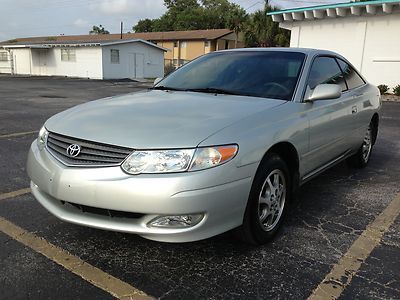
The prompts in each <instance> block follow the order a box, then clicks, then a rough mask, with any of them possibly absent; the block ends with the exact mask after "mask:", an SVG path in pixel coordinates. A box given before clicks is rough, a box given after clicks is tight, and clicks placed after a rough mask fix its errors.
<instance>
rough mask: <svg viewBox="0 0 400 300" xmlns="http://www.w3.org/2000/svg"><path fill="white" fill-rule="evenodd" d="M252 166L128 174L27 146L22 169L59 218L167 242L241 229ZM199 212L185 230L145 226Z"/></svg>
mask: <svg viewBox="0 0 400 300" xmlns="http://www.w3.org/2000/svg"><path fill="white" fill-rule="evenodd" d="M256 168H257V165H256V164H253V165H247V166H245V167H241V168H237V167H236V166H235V164H234V163H233V161H231V162H229V163H227V164H225V165H222V166H219V167H216V168H213V169H208V170H204V171H199V172H190V173H176V174H152V175H148V174H142V175H135V176H134V175H128V174H126V173H125V172H123V171H122V170H121V168H120V167H107V168H77V167H66V166H64V165H62V164H61V163H60V162H58V161H57V160H56V159H55V158H53V157H52V156H51V154H49V153H48V151H47V150H46V149H42V150H40V149H39V148H38V146H37V143H36V141H34V142H33V143H32V145H31V148H30V151H29V155H28V162H27V171H28V175H29V176H30V178H31V181H32V182H31V188H32V193H33V195H34V196H35V198H36V199H37V200H38V201H39V202H40V203H41V204H42V205H43V206H44V207H45V208H46V209H47V210H48V211H50V212H51V213H52V214H54V215H55V216H57V217H58V218H60V219H62V220H65V221H68V222H71V223H75V224H80V225H85V226H90V227H94V228H101V229H106V230H113V231H121V232H129V233H135V234H139V235H141V236H143V237H145V238H148V239H153V240H158V241H166V242H189V241H195V240H200V239H205V238H208V237H211V236H214V235H216V234H219V233H222V232H225V231H228V230H230V229H232V228H235V227H237V226H239V225H241V223H242V221H243V215H244V211H245V209H246V204H247V199H248V195H249V192H250V188H251V183H252V176H253V174H255V172H256ZM65 202H68V203H72V204H79V205H84V206H89V207H94V208H100V209H104V210H113V211H120V212H130V213H135V214H137V217H133V218H130V217H115V216H107V215H104V214H97V213H93V212H83V211H82V210H80V209H78V208H77V207H76V206H74V205H65ZM197 213H202V214H204V218H203V219H202V221H201V222H200V223H199V224H197V225H194V226H193V227H187V228H157V227H149V226H148V223H149V222H150V221H151V220H153V219H154V218H156V217H157V216H160V215H183V214H197Z"/></svg>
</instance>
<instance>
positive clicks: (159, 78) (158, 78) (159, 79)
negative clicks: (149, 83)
mask: <svg viewBox="0 0 400 300" xmlns="http://www.w3.org/2000/svg"><path fill="white" fill-rule="evenodd" d="M161 80H163V79H162V78H161V77H157V78H156V79H155V80H154V85H156V84H157V83H159V82H160V81H161Z"/></svg>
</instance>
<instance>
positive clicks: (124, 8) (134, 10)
mask: <svg viewBox="0 0 400 300" xmlns="http://www.w3.org/2000/svg"><path fill="white" fill-rule="evenodd" d="M163 3H164V2H163V0H151V1H150V0H147V1H143V0H103V1H102V2H100V3H96V4H92V6H91V8H92V9H93V10H94V11H97V12H99V13H101V14H104V15H124V16H130V17H140V18H146V17H149V18H150V17H151V18H156V17H159V16H161V15H162V14H163V12H164V11H165V8H164V6H163Z"/></svg>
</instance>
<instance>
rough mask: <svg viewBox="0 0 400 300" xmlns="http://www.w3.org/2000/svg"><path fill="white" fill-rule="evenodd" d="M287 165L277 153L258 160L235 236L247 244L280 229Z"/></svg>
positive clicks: (259, 241) (288, 190) (288, 188)
mask: <svg viewBox="0 0 400 300" xmlns="http://www.w3.org/2000/svg"><path fill="white" fill-rule="evenodd" d="M291 184H292V180H291V177H290V173H289V169H288V167H287V165H286V163H285V161H284V160H283V159H282V158H281V157H280V156H279V155H277V154H269V155H267V156H266V157H265V158H264V159H263V160H262V162H261V164H260V166H259V168H258V170H257V173H256V176H255V178H254V180H253V184H252V187H251V190H250V195H249V199H248V202H247V207H246V211H245V214H244V218H243V224H242V226H241V227H239V228H238V230H237V232H236V233H237V234H236V235H237V237H239V238H240V239H241V240H242V241H244V242H245V243H249V244H254V245H261V244H265V243H267V242H268V241H270V240H271V239H272V238H273V237H274V236H275V235H276V233H277V232H278V230H279V229H280V227H281V225H282V222H283V219H284V217H285V213H286V210H287V206H288V203H289V200H290V196H291Z"/></svg>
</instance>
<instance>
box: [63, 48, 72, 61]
mask: <svg viewBox="0 0 400 300" xmlns="http://www.w3.org/2000/svg"><path fill="white" fill-rule="evenodd" d="M61 60H62V61H76V54H75V49H61Z"/></svg>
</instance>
